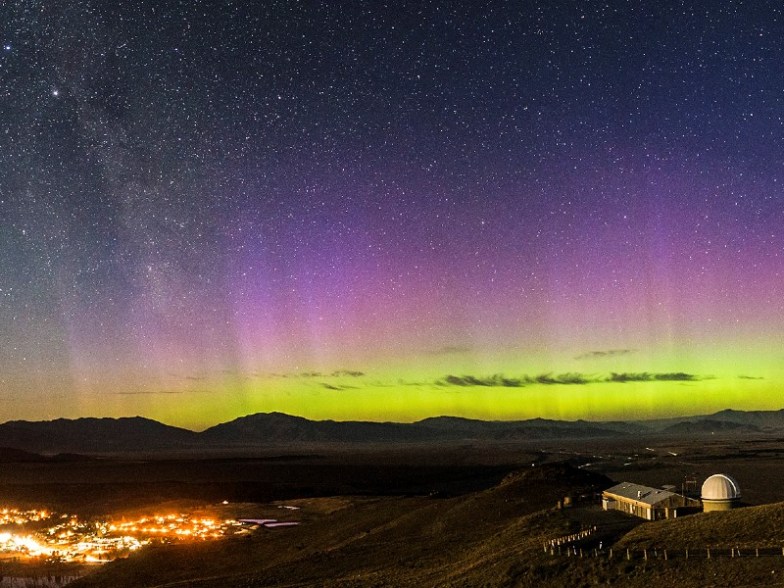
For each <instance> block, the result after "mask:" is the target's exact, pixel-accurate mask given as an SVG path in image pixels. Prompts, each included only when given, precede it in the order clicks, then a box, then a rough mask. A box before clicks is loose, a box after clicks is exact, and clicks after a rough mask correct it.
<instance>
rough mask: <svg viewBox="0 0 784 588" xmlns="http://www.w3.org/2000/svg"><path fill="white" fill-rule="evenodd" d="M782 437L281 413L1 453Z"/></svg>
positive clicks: (696, 420) (732, 419)
mask: <svg viewBox="0 0 784 588" xmlns="http://www.w3.org/2000/svg"><path fill="white" fill-rule="evenodd" d="M713 432H719V433H722V434H775V433H777V432H778V433H784V410H779V411H737V410H723V411H720V412H717V413H714V414H711V415H702V416H692V417H683V418H670V419H660V420H650V421H606V422H600V421H584V420H578V421H559V420H549V419H541V418H536V419H529V420H518V421H483V420H476V419H468V418H461V417H449V416H441V417H432V418H427V419H424V420H421V421H417V422H414V423H394V422H367V421H332V420H325V421H312V420H308V419H305V418H302V417H297V416H291V415H287V414H282V413H276V412H273V413H258V414H252V415H248V416H244V417H240V418H237V419H235V420H233V421H229V422H226V423H221V424H219V425H215V426H214V427H210V428H208V429H206V430H204V431H201V432H195V431H191V430H188V429H183V428H180V427H173V426H170V425H165V424H163V423H160V422H157V421H154V420H151V419H147V418H143V417H131V418H79V419H73V420H71V419H56V420H52V421H35V422H33V421H8V422H6V423H3V424H0V447H5V448H14V449H16V450H20V451H27V452H36V453H42V454H63V453H80V454H108V453H118V452H121V453H125V452H131V453H137V452H160V451H181V450H189V449H193V450H200V449H201V450H210V449H232V448H234V449H237V448H254V447H262V446H265V445H272V444H288V443H417V442H418V443H427V442H442V441H460V440H474V441H523V440H535V439H579V438H592V437H593V438H597V437H623V436H639V435H690V434H693V435H704V434H710V433H713Z"/></svg>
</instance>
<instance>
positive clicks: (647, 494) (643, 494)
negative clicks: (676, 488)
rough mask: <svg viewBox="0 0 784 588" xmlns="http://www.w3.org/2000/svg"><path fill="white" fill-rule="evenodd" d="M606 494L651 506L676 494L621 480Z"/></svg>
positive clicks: (606, 491) (605, 492)
mask: <svg viewBox="0 0 784 588" xmlns="http://www.w3.org/2000/svg"><path fill="white" fill-rule="evenodd" d="M604 494H612V495H613V496H618V497H620V498H625V499H627V500H631V501H634V502H639V503H643V504H647V505H650V506H653V505H655V504H658V503H659V502H662V501H664V500H667V499H668V498H671V497H672V496H675V493H674V492H670V491H668V490H661V489H659V488H651V487H650V486H643V485H641V484H632V483H631V482H621V483H620V484H618V485H617V486H613V487H612V488H608V489H607V490H605V491H604Z"/></svg>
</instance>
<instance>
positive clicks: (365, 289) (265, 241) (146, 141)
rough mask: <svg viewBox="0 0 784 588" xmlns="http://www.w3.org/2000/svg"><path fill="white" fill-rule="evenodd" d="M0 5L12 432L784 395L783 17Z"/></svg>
mask: <svg viewBox="0 0 784 588" xmlns="http://www.w3.org/2000/svg"><path fill="white" fill-rule="evenodd" d="M0 17H1V18H0V138H1V139H2V148H1V149H0V398H2V410H1V411H0V419H10V418H30V419H38V418H51V417H58V416H69V417H74V416H87V415H94V416H103V415H111V416H119V415H132V414H142V415H145V416H150V417H153V418H158V419H161V420H164V421H166V422H171V423H176V424H183V425H186V426H194V427H198V426H206V425H208V424H212V423H214V422H217V421H218V420H224V419H228V418H233V417H235V416H239V415H242V414H247V413H250V412H257V411H270V410H281V411H285V412H289V413H294V414H300V415H304V416H309V417H312V418H327V417H328V418H338V419H350V418H367V419H374V420H383V419H395V420H411V419H416V418H421V417H425V416H431V415H434V414H460V415H464V416H473V417H482V418H500V419H504V418H522V417H531V416H548V417H561V418H608V417H612V418H615V417H632V416H634V417H636V416H659V415H666V414H676V413H697V412H704V411H707V410H713V409H721V408H725V407H728V406H731V407H732V408H779V407H780V401H779V400H778V399H779V398H780V390H781V384H782V380H783V379H784V350H782V339H784V337H783V336H782V333H784V275H782V272H783V271H784V249H783V247H784V234H783V232H784V228H783V227H784V195H783V194H782V183H784V167H783V163H784V158H783V157H782V153H783V151H782V148H783V147H784V145H783V143H784V124H783V122H782V116H784V103H783V101H784V76H782V75H781V63H784V26H782V14H781V8H780V5H779V3H776V2H765V1H761V2H754V3H748V2H731V1H728V2H722V3H711V2H692V3H682V2H673V1H669V0H667V1H664V2H657V3H642V2H593V1H586V2H579V3H576V2H566V1H562V2H561V1H550V0H548V1H545V0H541V1H533V2H524V3H520V2H488V3H481V5H480V3H473V2H393V3H385V2H352V3H337V2H307V1H302V2H295V1H288V2H286V1H280V2H259V3H254V2H224V3H212V2H199V1H195V0H194V1H187V2H173V1H170V0H164V1H155V2H152V1H150V2H147V1H140V2H103V1H95V2H87V1H76V2H68V3H59V2H38V1H24V0H23V1H20V2H8V3H5V4H4V5H3V6H2V7H0ZM512 384H513V385H512Z"/></svg>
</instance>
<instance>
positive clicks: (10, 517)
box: [0, 508, 247, 562]
mask: <svg viewBox="0 0 784 588" xmlns="http://www.w3.org/2000/svg"><path fill="white" fill-rule="evenodd" d="M244 532H247V530H246V529H245V528H244V527H243V525H242V523H240V522H239V521H236V520H233V519H229V520H223V521H218V520H215V519H212V518H207V517H197V516H192V515H189V514H167V515H156V516H145V517H140V518H138V519H128V518H122V519H116V520H115V519H109V520H98V519H93V520H80V519H79V517H77V516H76V515H67V514H57V513H50V512H47V511H40V510H26V511H25V510H17V509H13V508H4V509H1V510H0V558H17V559H20V560H24V559H31V558H51V559H57V560H60V561H78V562H105V561H110V560H113V559H116V558H118V557H124V556H126V555H128V554H129V553H130V552H132V551H135V550H137V549H139V548H140V547H142V546H144V545H148V544H150V543H156V542H158V543H168V542H175V541H183V540H209V539H219V538H221V537H225V536H227V535H235V534H240V533H244Z"/></svg>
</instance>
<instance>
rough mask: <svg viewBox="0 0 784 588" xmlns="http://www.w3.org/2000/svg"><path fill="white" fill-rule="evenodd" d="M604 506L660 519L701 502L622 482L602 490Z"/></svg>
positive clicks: (672, 516) (668, 492)
mask: <svg viewBox="0 0 784 588" xmlns="http://www.w3.org/2000/svg"><path fill="white" fill-rule="evenodd" d="M602 508H603V509H604V510H619V511H621V512H625V513H626V514H630V515H633V516H636V517H640V518H641V519H645V520H646V521H658V520H660V519H671V518H675V517H677V516H678V510H679V509H684V508H699V502H697V501H696V500H694V499H692V498H687V497H685V496H681V495H680V494H676V493H675V492H670V491H669V490H663V489H660V488H651V487H650V486H642V485H640V484H632V483H631V482H622V483H621V484H618V485H617V486H613V487H612V488H608V489H607V490H605V491H604V492H602Z"/></svg>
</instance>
